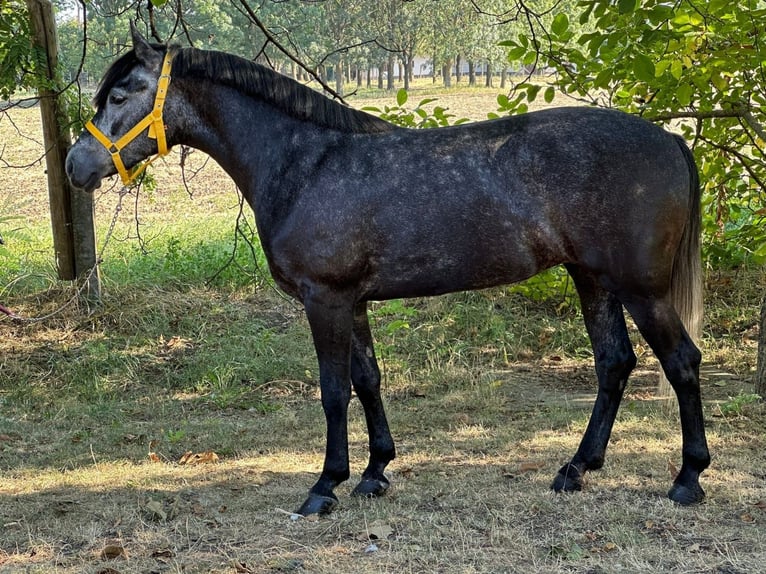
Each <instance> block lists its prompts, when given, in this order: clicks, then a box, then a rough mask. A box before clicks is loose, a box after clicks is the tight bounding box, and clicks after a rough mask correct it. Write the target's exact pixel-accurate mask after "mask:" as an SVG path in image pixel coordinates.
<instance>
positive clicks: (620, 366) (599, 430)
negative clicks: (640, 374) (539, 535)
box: [552, 266, 636, 492]
mask: <svg viewBox="0 0 766 574" xmlns="http://www.w3.org/2000/svg"><path fill="white" fill-rule="evenodd" d="M567 269H568V271H569V273H570V275H571V276H572V278H573V279H574V281H575V285H576V287H577V291H578V293H579V295H580V301H581V303H582V313H583V318H584V319H585V326H586V328H587V330H588V335H589V336H590V340H591V344H592V346H593V356H594V358H595V363H596V375H597V377H598V395H597V396H596V402H595V404H594V405H593V413H592V414H591V417H590V422H589V423H588V428H587V429H586V431H585V435H584V436H583V438H582V441H581V442H580V446H579V448H578V449H577V452H576V453H575V455H574V457H573V458H572V460H571V461H570V462H569V463H568V464H566V465H564V466H563V467H562V468H561V470H559V472H558V474H557V475H556V478H555V480H554V482H553V485H552V488H553V489H554V490H555V491H557V492H560V491H567V492H570V491H576V490H580V489H581V488H582V480H583V475H584V474H585V472H586V471H588V470H596V469H599V468H601V467H602V466H603V464H604V455H605V454H606V446H607V443H608V442H609V436H610V434H611V433H612V426H613V425H614V420H615V417H616V416H617V409H618V408H619V406H620V401H621V400H622V395H623V392H624V391H625V385H626V383H627V380H628V376H629V375H630V372H631V371H632V370H633V367H635V365H636V355H635V354H634V353H633V348H632V346H631V344H630V339H629V338H628V330H627V328H626V326H625V317H624V315H623V312H622V305H621V304H620V302H619V300H618V299H617V298H616V297H615V296H614V295H612V294H611V293H609V292H608V291H606V290H604V289H603V288H602V287H600V286H599V285H598V284H597V282H596V280H595V278H593V277H592V276H591V275H589V274H588V273H586V272H585V271H583V270H582V269H580V268H579V267H575V266H568V268H567Z"/></svg>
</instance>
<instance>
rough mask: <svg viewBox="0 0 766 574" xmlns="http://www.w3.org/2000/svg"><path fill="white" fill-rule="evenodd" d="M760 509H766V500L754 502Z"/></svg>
mask: <svg viewBox="0 0 766 574" xmlns="http://www.w3.org/2000/svg"><path fill="white" fill-rule="evenodd" d="M753 506H755V507H756V508H757V509H758V510H766V500H759V501H758V502H756V503H755V504H753Z"/></svg>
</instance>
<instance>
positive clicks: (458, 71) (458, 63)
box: [455, 54, 463, 84]
mask: <svg viewBox="0 0 766 574" xmlns="http://www.w3.org/2000/svg"><path fill="white" fill-rule="evenodd" d="M462 67H463V59H462V58H461V57H460V54H458V55H457V56H455V82H456V83H458V84H459V83H460V80H462V79H463V70H462Z"/></svg>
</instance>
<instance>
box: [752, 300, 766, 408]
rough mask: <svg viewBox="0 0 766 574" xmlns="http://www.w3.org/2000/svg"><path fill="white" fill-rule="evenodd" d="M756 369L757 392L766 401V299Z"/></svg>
mask: <svg viewBox="0 0 766 574" xmlns="http://www.w3.org/2000/svg"><path fill="white" fill-rule="evenodd" d="M756 365H757V366H756V369H755V392H756V393H757V394H759V395H761V397H763V398H764V399H766V297H764V298H763V303H761V324H760V326H759V329H758V361H757V363H756Z"/></svg>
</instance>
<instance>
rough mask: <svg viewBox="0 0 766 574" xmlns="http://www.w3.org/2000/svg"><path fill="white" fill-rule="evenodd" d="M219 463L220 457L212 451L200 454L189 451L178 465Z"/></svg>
mask: <svg viewBox="0 0 766 574" xmlns="http://www.w3.org/2000/svg"><path fill="white" fill-rule="evenodd" d="M218 461H219V458H218V455H217V454H215V453H214V452H213V451H212V450H208V451H205V452H198V453H192V452H191V451H189V452H187V453H185V454H184V455H183V456H182V457H181V458H180V460H179V461H178V464H180V465H184V464H185V465H189V464H214V463H216V462H218Z"/></svg>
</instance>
